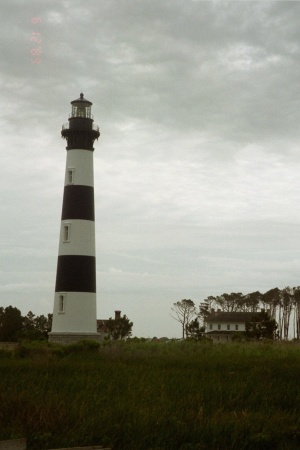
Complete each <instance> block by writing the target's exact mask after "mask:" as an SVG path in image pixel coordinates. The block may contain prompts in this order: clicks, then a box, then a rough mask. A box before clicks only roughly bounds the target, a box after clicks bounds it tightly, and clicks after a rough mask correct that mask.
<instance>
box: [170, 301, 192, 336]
mask: <svg viewBox="0 0 300 450" xmlns="http://www.w3.org/2000/svg"><path fill="white" fill-rule="evenodd" d="M171 310H172V311H173V312H174V315H173V316H172V314H171V317H173V319H175V320H177V322H179V323H181V326H182V339H184V338H185V337H186V327H187V326H188V325H189V323H190V321H191V319H192V317H193V316H194V315H195V314H196V307H195V303H194V302H193V300H190V299H188V300H187V299H183V300H180V301H178V302H176V303H174V305H173V308H171Z"/></svg>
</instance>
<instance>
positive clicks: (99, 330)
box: [97, 311, 121, 339]
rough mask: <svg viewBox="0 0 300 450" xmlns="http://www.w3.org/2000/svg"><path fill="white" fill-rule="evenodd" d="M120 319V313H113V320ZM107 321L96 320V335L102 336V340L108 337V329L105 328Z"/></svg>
mask: <svg viewBox="0 0 300 450" xmlns="http://www.w3.org/2000/svg"><path fill="white" fill-rule="evenodd" d="M117 319H121V311H115V318H114V320H117ZM107 323H108V319H98V320H97V333H99V334H100V335H101V336H102V339H104V338H106V337H108V335H109V332H110V330H109V328H108V327H107Z"/></svg>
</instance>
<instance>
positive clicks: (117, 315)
mask: <svg viewBox="0 0 300 450" xmlns="http://www.w3.org/2000/svg"><path fill="white" fill-rule="evenodd" d="M117 319H121V311H115V320H117Z"/></svg>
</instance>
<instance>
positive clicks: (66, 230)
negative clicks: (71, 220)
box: [63, 224, 71, 242]
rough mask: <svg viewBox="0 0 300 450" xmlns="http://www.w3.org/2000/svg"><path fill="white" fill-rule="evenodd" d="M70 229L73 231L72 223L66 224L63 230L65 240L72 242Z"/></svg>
mask: <svg viewBox="0 0 300 450" xmlns="http://www.w3.org/2000/svg"><path fill="white" fill-rule="evenodd" d="M70 231H71V226H70V224H66V225H64V230H63V241H64V242H70Z"/></svg>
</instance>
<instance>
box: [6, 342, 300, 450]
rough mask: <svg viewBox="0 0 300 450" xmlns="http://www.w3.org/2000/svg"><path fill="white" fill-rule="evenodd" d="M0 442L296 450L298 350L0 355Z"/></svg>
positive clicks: (108, 349)
mask: <svg viewBox="0 0 300 450" xmlns="http://www.w3.org/2000/svg"><path fill="white" fill-rule="evenodd" d="M0 388H1V389H0V439H9V438H17V437H26V438H27V439H28V448H29V449H38V450H42V449H46V448H55V447H56V448H57V447H67V446H72V445H73V446H84V445H92V444H93V445H96V444H98V445H99V444H103V445H110V446H112V447H113V448H114V449H115V450H118V449H128V450H150V449H151V450H194V449H195V450H200V449H210V450H217V449H220V450H221V449H222V450H226V449H238V450H246V449H251V450H252V449H272V450H274V449H286V450H292V449H295V450H296V449H299V448H300V346H299V345H297V344H293V343H275V342H274V343H266V342H262V343H240V344H229V345H211V344H208V343H196V342H183V341H182V342H167V343H152V342H149V343H145V342H125V343H122V342H121V343H117V344H106V345H103V346H101V347H100V348H97V347H96V346H93V345H86V346H83V345H75V346H71V347H65V348H60V347H55V346H53V345H52V346H49V345H48V344H43V345H42V344H38V345H37V344H31V345H29V344H27V345H23V346H21V348H20V349H19V351H18V352H17V353H16V354H15V355H14V356H11V353H8V352H7V351H4V350H2V351H0Z"/></svg>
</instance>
